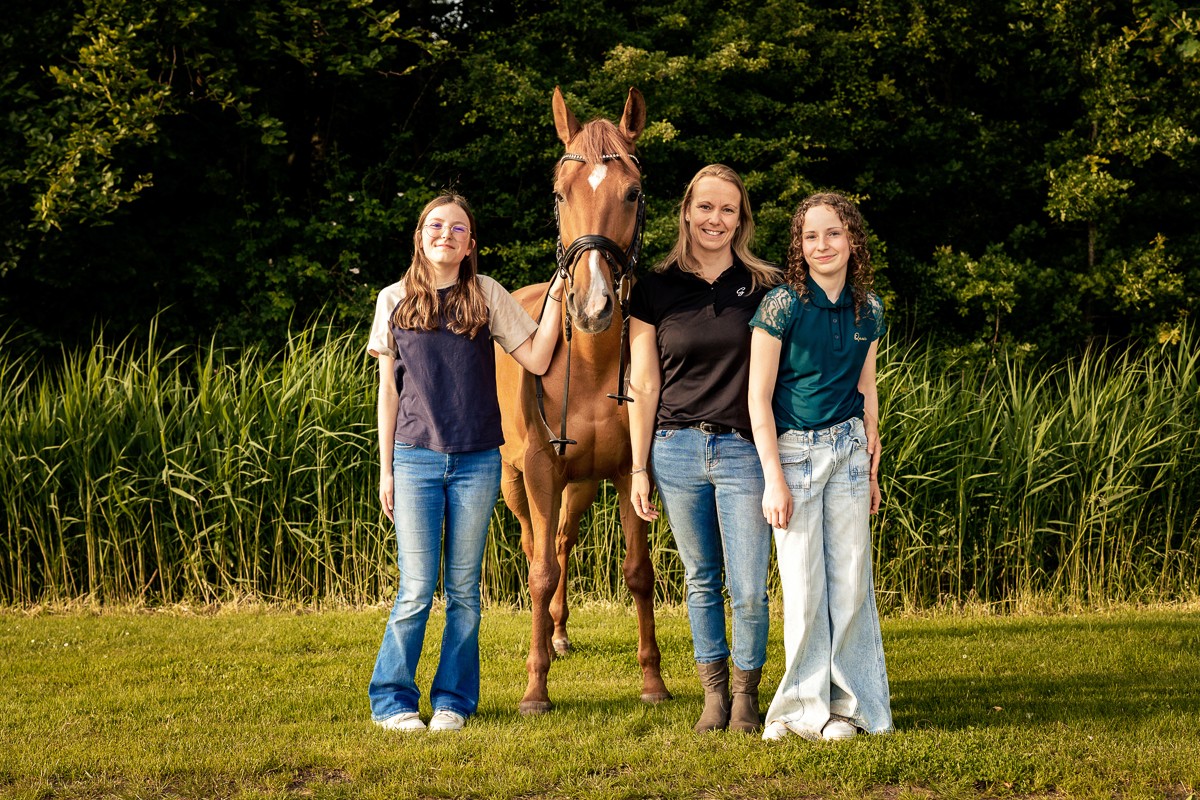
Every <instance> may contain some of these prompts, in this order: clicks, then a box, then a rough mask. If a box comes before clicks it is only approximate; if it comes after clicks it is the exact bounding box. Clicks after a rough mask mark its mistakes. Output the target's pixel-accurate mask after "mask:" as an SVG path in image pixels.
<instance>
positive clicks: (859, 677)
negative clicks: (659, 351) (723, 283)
mask: <svg viewBox="0 0 1200 800" xmlns="http://www.w3.org/2000/svg"><path fill="white" fill-rule="evenodd" d="M786 280H787V282H786V283H784V284H783V285H782V286H779V287H777V288H775V289H772V290H771V291H770V292H769V293H767V296H766V297H765V298H764V299H763V302H762V305H761V306H760V307H759V309H758V313H757V314H755V316H754V320H753V321H752V322H751V325H753V326H754V334H753V337H752V342H751V356H750V418H751V419H752V420H754V441H755V443H756V444H757V445H758V452H759V455H760V456H761V459H762V468H763V474H764V476H765V480H766V491H765V492H764V493H763V498H762V510H761V512H760V513H761V514H762V515H763V516H764V517H765V518H766V519H767V521H768V522H770V524H771V526H772V528H774V530H775V548H776V553H777V554H778V556H779V558H778V561H779V575H780V578H781V582H782V584H783V642H784V649H785V650H786V651H787V662H786V665H785V667H784V675H783V679H782V680H781V681H780V682H779V689H778V690H777V691H776V692H775V698H774V700H772V701H771V706H770V708H768V709H767V727H766V730H765V731H763V738H764V739H768V740H770V739H782V738H784V737H785V736H787V735H788V734H789V733H794V734H797V735H799V736H803V737H805V738H809V739H850V738H853V737H854V736H855V735H856V734H857V733H858V732H859V731H867V732H869V733H882V732H885V731H889V730H891V729H892V710H891V699H890V696H889V691H888V679H887V667H886V665H885V663H884V658H883V639H882V637H881V636H880V632H879V613H878V612H877V611H876V608H875V588H874V585H873V583H872V578H871V527H870V515H871V514H874V513H875V512H876V511H878V510H879V501H880V495H879V483H878V480H877V470H878V467H879V452H880V451H879V393H878V391H877V389H876V386H875V353H876V349H877V347H878V343H879V338H880V337H881V336H883V334H884V332H885V330H886V329H887V326H886V324H885V323H884V320H883V303H882V301H880V299H879V296H878V295H876V294H875V293H874V292H873V291H871V288H872V285H873V273H872V270H871V253H870V251H869V250H868V249H867V236H866V230H865V226H864V225H863V220H862V216H861V215H860V214H859V212H858V209H857V208H856V207H855V206H854V204H853V203H851V202H850V201H849V200H847V199H846V198H845V197H842V196H841V195H838V194H816V195H813V196H811V197H809V198H808V199H806V200H805V201H804V202H802V203H801V204H800V207H799V208H798V209H797V210H796V213H795V215H794V216H793V218H792V241H791V245H790V246H789V248H788V261H787V268H786Z"/></svg>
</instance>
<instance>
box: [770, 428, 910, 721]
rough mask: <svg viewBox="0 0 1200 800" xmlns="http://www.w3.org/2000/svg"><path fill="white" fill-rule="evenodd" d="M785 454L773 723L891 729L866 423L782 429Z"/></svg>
mask: <svg viewBox="0 0 1200 800" xmlns="http://www.w3.org/2000/svg"><path fill="white" fill-rule="evenodd" d="M779 460H780V464H781V465H782V467H783V474H784V478H785V479H786V480H787V483H788V488H789V489H790V490H791V494H792V502H793V509H792V517H791V519H790V520H789V521H788V527H787V528H786V529H781V528H775V548H776V553H777V555H778V560H779V575H780V578H781V581H782V584H783V643H784V649H785V650H786V653H787V662H786V666H785V667H784V675H783V679H782V680H781V681H780V682H779V689H778V690H777V691H776V692H775V698H774V700H772V701H771V706H770V708H769V709H768V710H767V719H766V724H768V725H769V724H770V723H772V722H775V721H776V720H779V721H782V722H784V723H785V724H786V725H787V727H788V729H789V730H791V731H792V732H793V733H797V734H799V735H801V736H805V737H808V738H819V737H820V735H821V729H822V728H823V727H824V726H825V723H826V722H828V721H829V719H830V717H831V716H839V717H844V718H845V719H848V720H850V722H852V723H853V724H854V725H856V726H857V727H858V728H860V729H861V730H865V731H868V732H870V733H884V732H888V731H891V730H892V708H891V699H890V692H889V689H888V679H887V665H886V664H885V663H884V658H883V637H882V636H881V634H880V630H879V612H878V611H877V610H876V606H875V589H874V584H873V581H872V577H871V528H870V497H871V495H870V483H869V481H870V469H871V459H870V456H869V455H868V454H867V437H866V433H865V431H864V430H863V423H862V420H861V419H859V418H857V417H856V418H854V419H851V420H848V421H846V422H842V423H839V424H837V425H834V426H833V427H831V428H826V429H825V430H820V431H785V432H784V433H783V434H782V435H780V437H779Z"/></svg>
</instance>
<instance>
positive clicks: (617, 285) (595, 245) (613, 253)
mask: <svg viewBox="0 0 1200 800" xmlns="http://www.w3.org/2000/svg"><path fill="white" fill-rule="evenodd" d="M621 157H622V156H621V155H620V154H617V153H605V154H604V155H602V156H601V157H600V160H601V161H602V162H606V161H618V160H620V159H621ZM625 157H626V158H628V159H629V160H631V161H632V162H633V163H634V164H635V165H637V167H638V169H639V170H640V169H641V163H640V162H639V161H638V160H637V157H636V156H634V155H632V154H628V155H626V156H625ZM564 161H578V162H580V163H582V164H586V163H588V160H587V159H586V158H584V157H583V156H581V155H579V154H578V153H566V154H565V155H563V157H562V158H560V159H559V164H560V165H561V164H562V162H564ZM558 204H559V200H558V198H557V197H556V198H555V201H554V225H555V227H556V228H557V237H558V243H557V245H556V246H555V249H554V260H555V262H556V269H557V271H558V274H559V275H561V276H562V279H563V281H564V282H565V283H566V285H567V289H566V290H564V291H568V290H571V289H573V288H574V286H575V265H576V264H577V263H578V261H579V257H580V256H581V255H583V254H584V253H585V252H587V251H589V250H598V251H599V252H600V254H601V255H602V256H604V261H605V263H607V264H608V268H609V270H610V271H611V272H612V279H613V293H614V294H615V295H616V297H617V299H618V301H619V302H620V304H621V345H620V346H621V350H620V355H619V361H618V365H617V393H616V394H610V395H608V396H609V397H610V398H612V399H613V400H616V401H617V405H621V404H622V403H625V402H630V403H632V402H633V398H632V397H630V396H629V395H627V394H625V346H626V342H627V341H628V339H629V291H628V286H629V284H627V283H626V282H625V279H626V278H627V277H629V276H630V275H632V274H633V271H634V269H635V268H636V267H637V264H638V260H639V259H640V258H641V255H642V235H643V233H644V231H645V228H646V194H645V192H639V193H638V207H637V219H636V222H635V224H634V229H633V238H632V239H631V240H630V242H629V246H628V247H626V248H622V247H621V245H619V244H618V243H617V242H615V241H613V240H612V239H610V238H608V237H607V236H604V235H602V234H598V233H589V234H584V235H583V236H579V237H577V238H576V239H575V240H574V241H573V242H571V246H570V247H564V246H563V241H562V224H561V220H560V219H559V215H558ZM548 295H549V292H547V296H548ZM563 325H564V336H565V337H566V340H567V366H566V375H565V377H564V378H563V399H562V418H561V424H560V428H559V435H558V436H557V437H555V438H551V439H550V444H552V445H554V446H555V447H557V448H558V454H559V455H560V456H561V455H563V454H564V453H566V451H567V445H569V444H578V442H576V440H574V439H568V438H567V396H568V394H569V392H570V387H571V332H572V329H573V328H574V325H573V324H572V322H571V312H570V306H569V305H568V304H567V303H566V297H565V296H564V297H563ZM535 381H536V384H537V402H538V411H539V412H540V413H541V415H542V423H543V424H544V425H546V428H547V429H549V427H550V425H549V423H547V422H546V407H545V403H544V402H543V386H542V378H541V376H540V375H539V376H536V377H535Z"/></svg>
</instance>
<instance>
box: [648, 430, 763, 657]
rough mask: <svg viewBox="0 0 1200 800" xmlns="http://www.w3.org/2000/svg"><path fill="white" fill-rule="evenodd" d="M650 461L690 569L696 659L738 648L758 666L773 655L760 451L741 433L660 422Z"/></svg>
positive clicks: (690, 609)
mask: <svg viewBox="0 0 1200 800" xmlns="http://www.w3.org/2000/svg"><path fill="white" fill-rule="evenodd" d="M651 469H652V470H653V473H654V481H655V483H656V484H657V485H658V495H659V497H660V498H661V500H662V504H663V508H664V509H665V510H666V512H667V520H668V521H669V522H670V523H671V532H672V533H673V534H674V536H675V546H676V547H677V548H678V549H679V557H680V558H681V559H682V560H683V567H684V571H685V573H686V576H687V606H688V620H689V622H690V623H691V627H692V646H693V650H694V653H695V658H696V663H698V664H711V663H713V662H714V661H720V660H722V659H726V658H729V657H730V656H731V655H732V657H733V664H734V666H736V667H737V668H739V669H742V670H752V669H758V668H759V667H761V666H762V665H763V663H764V662H765V661H766V660H767V627H768V625H769V610H768V607H767V570H768V568H769V561H770V557H771V528H770V526H769V525H767V521H766V520H765V519H764V518H763V512H762V497H763V489H764V485H763V476H762V466H761V464H760V463H759V460H758V451H757V450H756V449H755V448H754V445H753V444H752V443H751V442H750V441H749V440H748V439H745V438H743V437H742V436H741V435H740V434H737V433H720V434H708V433H704V432H703V431H701V430H700V429H698V428H683V429H680V430H659V431H656V432H655V434H654V444H653V447H652V450H651ZM722 572H724V581H722ZM723 589H728V591H729V604H730V608H731V611H732V617H733V625H732V629H733V647H732V653H731V651H730V646H729V644H727V640H726V637H725V596H724V592H723Z"/></svg>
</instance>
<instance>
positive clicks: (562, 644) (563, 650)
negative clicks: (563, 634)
mask: <svg viewBox="0 0 1200 800" xmlns="http://www.w3.org/2000/svg"><path fill="white" fill-rule="evenodd" d="M551 644H553V645H554V652H555V653H558V654H559V655H560V656H565V655H566V654H567V653H569V652H571V640H570V639H554V640H553V641H552V642H551Z"/></svg>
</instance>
